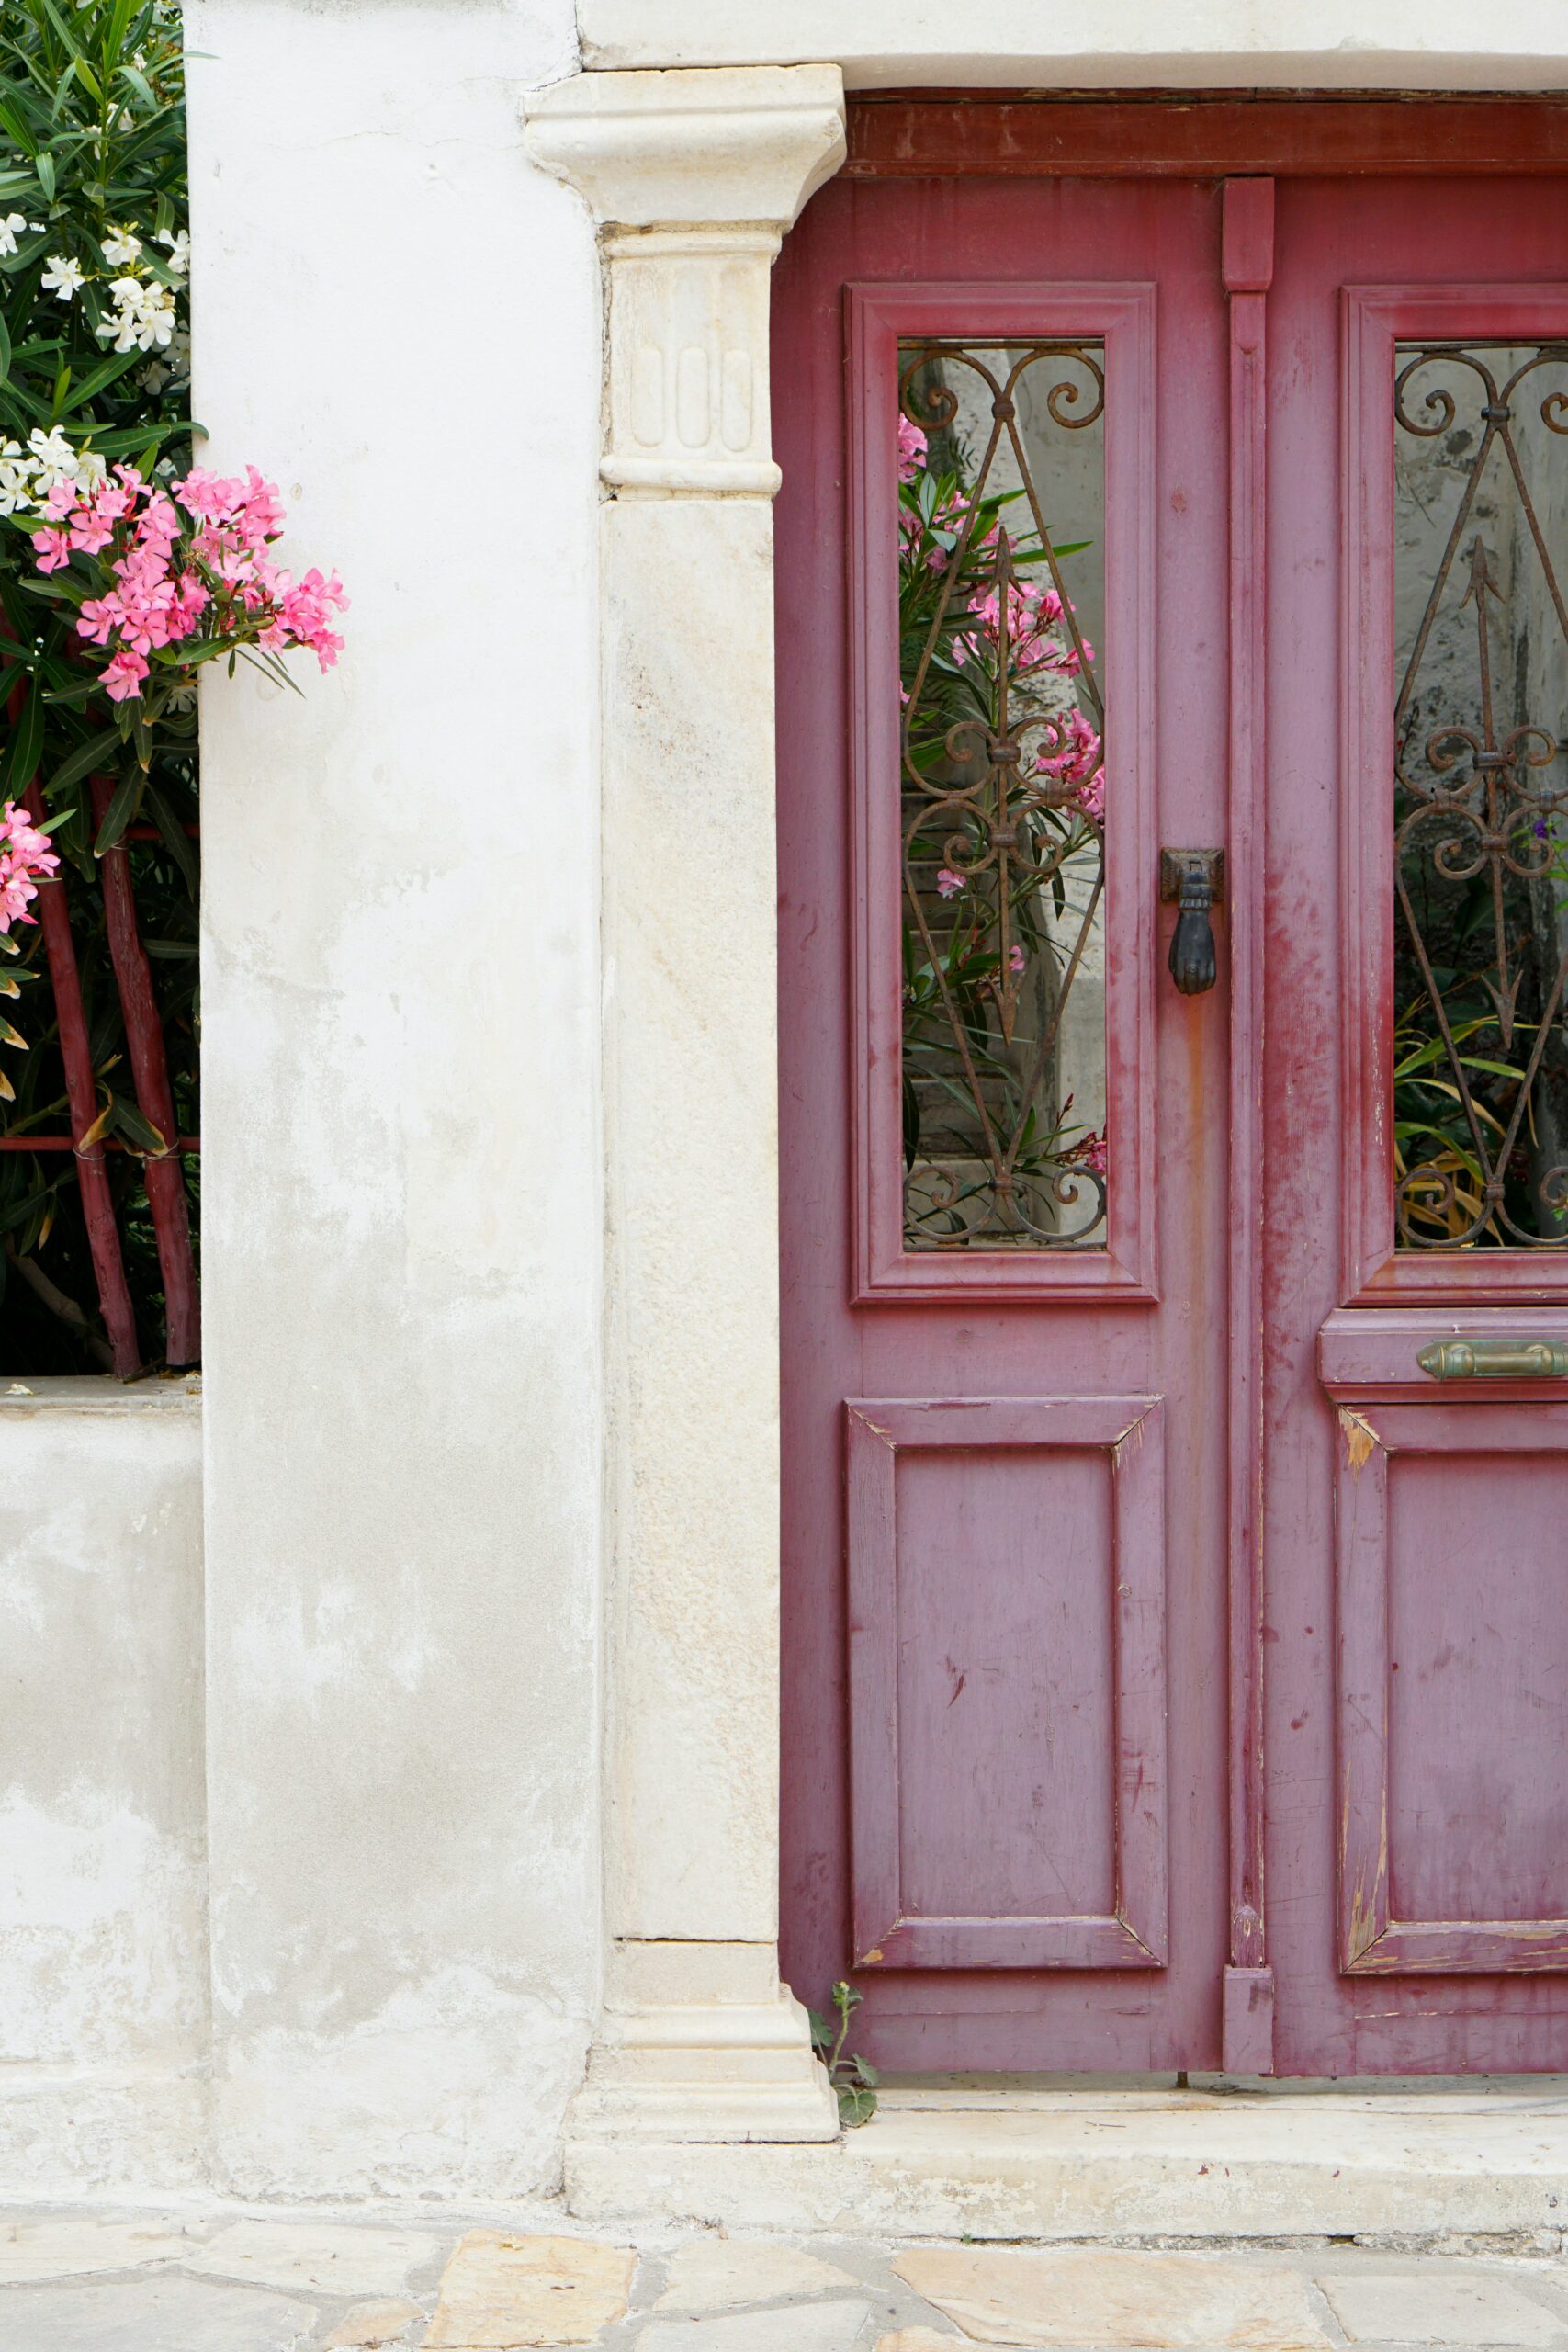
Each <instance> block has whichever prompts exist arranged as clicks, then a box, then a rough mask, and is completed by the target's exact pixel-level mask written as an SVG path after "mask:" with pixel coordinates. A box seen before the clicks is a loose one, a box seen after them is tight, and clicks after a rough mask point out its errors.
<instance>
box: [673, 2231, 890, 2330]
mask: <svg viewBox="0 0 1568 2352" xmlns="http://www.w3.org/2000/svg"><path fill="white" fill-rule="evenodd" d="M855 2283H856V2282H855V2280H854V2279H853V2278H852V2277H851V2276H850V2274H849V2272H848V2271H847V2270H840V2269H839V2268H837V2267H835V2266H834V2265H833V2264H832V2263H829V2262H823V2261H822V2260H821V2259H820V2258H819V2257H818V2256H817V2255H814V2254H804V2253H802V2252H801V2250H800V2248H799V2247H798V2246H793V2245H776V2244H774V2243H773V2242H772V2241H771V2240H769V2239H766V2238H763V2239H756V2238H708V2237H704V2238H698V2239H696V2240H695V2241H694V2244H693V2245H683V2246H681V2247H679V2248H678V2249H677V2250H676V2252H675V2253H674V2254H672V2255H671V2257H670V2260H669V2263H668V2265H667V2266H666V2268H665V2273H664V2291H663V2293H662V2294H661V2295H660V2297H659V2299H658V2301H656V2302H655V2303H654V2305H653V2309H654V2310H655V2311H656V2312H694V2313H698V2314H700V2313H703V2312H723V2311H733V2310H735V2309H736V2308H737V2306H739V2305H743V2304H747V2303H782V2302H783V2301H784V2300H785V2298H786V2297H788V2296H792V2295H793V2296H801V2295H820V2294H825V2293H830V2292H831V2291H832V2290H834V2289H835V2288H838V2289H842V2288H845V2287H852V2286H854V2285H855Z"/></svg>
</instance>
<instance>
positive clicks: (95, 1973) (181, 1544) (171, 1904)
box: [0, 1380, 208, 2196]
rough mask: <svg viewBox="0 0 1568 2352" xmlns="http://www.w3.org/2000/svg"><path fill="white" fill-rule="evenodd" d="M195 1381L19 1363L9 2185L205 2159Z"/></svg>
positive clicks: (1, 1733) (0, 1789)
mask: <svg viewBox="0 0 1568 2352" xmlns="http://www.w3.org/2000/svg"><path fill="white" fill-rule="evenodd" d="M198 1388H199V1384H198V1383H197V1382H196V1381H195V1380H180V1381H171V1382H145V1383H142V1384H141V1385H138V1386H136V1387H133V1388H130V1389H123V1388H121V1387H119V1386H118V1384H117V1383H115V1382H113V1381H109V1380H38V1381H33V1382H29V1383H24V1382H19V1381H18V1382H13V1383H4V1384H0V1661H3V1664H4V1691H5V1705H4V1707H3V1709H0V2188H3V2189H4V2190H5V2191H6V2192H7V2193H10V2194H12V2195H29V2196H42V2195H45V2194H48V2193H49V2192H50V2191H51V2189H60V2190H65V2189H68V2188H73V2187H80V2186H82V2185H83V2184H84V2183H92V2184H95V2185H113V2184H116V2183H120V2182H126V2181H133V2180H138V2179H150V2180H153V2181H161V2182H163V2183H164V2184H166V2185H174V2184H175V2183H176V2182H179V2181H182V2180H184V2179H186V2178H188V2177H195V2173H196V2168H197V2165H198V2163H199V2157H200V2111H199V2109H200V2099H199V2082H198V2076H199V2070H200V2067H201V2065H202V2063H203V2060H204V2057H205V2053H206V2047H207V2026H208V2002H207V1889H206V1855H205V1842H204V1833H203V1787H202V1780H203V1759H202V1690H201V1683H202V1676H201V1423H200V1400H199V1394H198Z"/></svg>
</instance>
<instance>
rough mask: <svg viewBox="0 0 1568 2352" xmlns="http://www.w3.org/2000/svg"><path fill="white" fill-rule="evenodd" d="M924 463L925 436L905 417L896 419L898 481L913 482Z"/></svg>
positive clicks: (916, 425)
mask: <svg viewBox="0 0 1568 2352" xmlns="http://www.w3.org/2000/svg"><path fill="white" fill-rule="evenodd" d="M925 462H926V436H925V435H924V434H923V433H922V432H921V431H920V428H919V425H918V424H913V423H912V422H911V420H910V419H909V418H908V417H907V416H900V417H899V419H898V479H899V481H914V479H915V476H916V475H917V474H918V473H919V470H920V469H921V468H922V466H923V465H924V464H925Z"/></svg>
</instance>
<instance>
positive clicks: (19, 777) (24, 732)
mask: <svg viewBox="0 0 1568 2352" xmlns="http://www.w3.org/2000/svg"><path fill="white" fill-rule="evenodd" d="M43 720H44V698H43V696H42V695H41V694H40V693H39V690H38V686H37V684H36V683H35V684H34V685H33V686H32V687H31V689H30V690H29V692H28V698H27V701H26V702H25V703H24V704H23V706H22V715H21V717H20V718H19V719H18V720H17V724H16V726H15V727H14V728H13V729H12V730H11V735H10V740H9V741H8V742H7V743H6V757H5V761H4V763H3V764H0V799H5V800H19V799H20V798H21V797H22V795H23V793H24V792H26V790H27V788H28V785H29V784H31V782H32V780H33V777H34V775H35V774H36V773H37V770H38V763H39V756H40V754H41V753H42V751H43Z"/></svg>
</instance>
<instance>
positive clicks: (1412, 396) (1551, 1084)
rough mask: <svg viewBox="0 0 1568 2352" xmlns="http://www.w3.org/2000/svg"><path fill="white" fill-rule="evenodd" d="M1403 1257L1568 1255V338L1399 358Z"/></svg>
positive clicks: (1397, 979)
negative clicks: (1552, 1251)
mask: <svg viewBox="0 0 1568 2352" xmlns="http://www.w3.org/2000/svg"><path fill="white" fill-rule="evenodd" d="M1394 370H1395V372H1394V383H1393V425H1394V445H1395V447H1394V456H1395V466H1394V485H1395V487H1394V540H1395V550H1394V602H1395V613H1394V636H1395V669H1396V681H1395V695H1396V704H1395V777H1394V827H1395V840H1396V851H1397V855H1396V868H1395V875H1396V879H1395V888H1396V893H1397V899H1398V905H1397V910H1396V917H1395V958H1394V1103H1393V1111H1394V1197H1395V1205H1396V1227H1397V1238H1398V1242H1399V1245H1400V1246H1401V1247H1402V1248H1404V1249H1407V1250H1408V1249H1434V1248H1435V1249H1450V1250H1451V1249H1476V1248H1494V1249H1495V1248H1517V1247H1528V1248H1532V1249H1542V1248H1552V1247H1556V1248H1563V1247H1568V1026H1565V1023H1564V1011H1565V1003H1564V982H1565V980H1568V754H1565V752H1564V749H1563V746H1564V742H1565V741H1568V616H1565V614H1564V607H1563V582H1564V581H1565V580H1568V345H1561V344H1527V345H1498V344H1482V343H1475V344H1459V343H1446V342H1445V343H1433V344H1419V343H1406V344H1401V345H1398V346H1397V348H1396V353H1395V359H1394Z"/></svg>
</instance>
